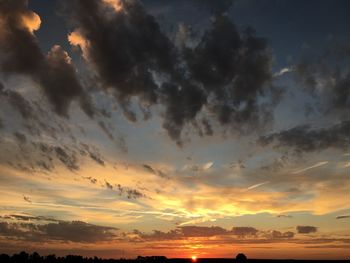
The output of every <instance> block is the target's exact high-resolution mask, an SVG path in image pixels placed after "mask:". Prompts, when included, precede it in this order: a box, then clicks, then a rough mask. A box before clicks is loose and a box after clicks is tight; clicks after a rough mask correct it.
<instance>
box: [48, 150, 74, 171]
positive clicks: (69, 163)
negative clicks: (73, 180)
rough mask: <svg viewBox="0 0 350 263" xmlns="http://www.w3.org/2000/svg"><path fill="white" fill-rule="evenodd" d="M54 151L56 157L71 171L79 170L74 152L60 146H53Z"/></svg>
mask: <svg viewBox="0 0 350 263" xmlns="http://www.w3.org/2000/svg"><path fill="white" fill-rule="evenodd" d="M54 151H55V153H56V156H57V158H58V159H59V160H60V161H61V162H62V164H64V166H66V167H67V168H68V169H69V170H71V171H76V170H79V165H78V159H77V157H76V154H75V153H74V152H70V151H69V152H68V150H67V149H64V148H62V147H60V146H55V147H54Z"/></svg>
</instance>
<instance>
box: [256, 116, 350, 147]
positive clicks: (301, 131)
mask: <svg viewBox="0 0 350 263" xmlns="http://www.w3.org/2000/svg"><path fill="white" fill-rule="evenodd" d="M259 143H260V144H261V145H262V146H267V145H271V144H272V145H273V146H274V147H276V148H287V149H288V148H291V149H293V150H294V151H295V152H296V153H304V152H318V151H322V150H326V149H329V148H334V149H340V150H346V149H348V148H349V146H350V122H349V121H343V122H341V123H338V124H335V125H333V126H331V127H329V128H322V129H312V128H311V127H310V126H309V125H302V126H297V127H294V128H292V129H290V130H285V131H281V132H279V133H273V134H270V135H267V136H262V137H260V139H259Z"/></svg>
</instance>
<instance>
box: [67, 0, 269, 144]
mask: <svg viewBox="0 0 350 263" xmlns="http://www.w3.org/2000/svg"><path fill="white" fill-rule="evenodd" d="M201 2H202V1H201ZM121 4H122V8H121V10H119V11H117V12H115V10H112V8H111V7H109V6H108V5H106V4H105V3H103V2H102V1H97V0H88V1H82V0H75V1H72V3H70V7H71V8H69V10H73V15H72V20H73V21H72V22H73V24H75V25H76V27H77V28H76V30H75V31H74V32H73V33H72V34H71V35H70V42H71V43H72V44H74V45H79V46H80V47H81V49H82V52H83V56H84V58H85V59H86V60H87V62H88V64H89V65H90V66H91V68H92V69H93V70H95V71H96V73H97V75H98V77H99V79H100V82H101V83H102V87H104V88H105V89H106V90H107V91H108V92H112V93H113V94H114V95H115V97H116V98H117V100H118V102H119V104H120V106H121V109H122V110H123V111H124V114H125V116H126V117H127V118H128V119H129V120H131V121H136V120H137V117H136V115H135V113H134V112H133V107H132V106H131V100H132V98H134V97H137V98H138V102H139V103H140V104H141V105H144V104H146V105H147V106H150V105H154V104H157V103H160V104H161V105H163V106H164V107H165V113H164V115H163V117H164V121H163V127H164V128H165V129H166V130H167V132H168V134H169V136H170V137H171V138H172V139H173V140H175V141H176V142H177V143H178V144H179V145H181V143H182V140H181V135H182V131H183V128H184V127H185V126H186V125H187V124H191V123H192V124H193V123H195V122H196V118H198V115H199V113H201V112H203V113H204V108H205V109H207V110H208V111H209V112H210V115H211V116H213V118H215V119H217V120H219V122H220V123H221V124H223V125H228V126H232V127H233V128H234V129H235V130H238V131H242V132H243V131H246V132H251V131H252V130H254V129H248V128H246V127H245V126H246V124H249V125H253V126H254V127H260V126H264V125H265V124H266V122H267V121H268V120H270V119H271V114H270V113H271V112H270V107H272V105H270V104H269V103H267V102H266V103H265V104H264V105H262V104H261V103H260V101H259V98H261V97H264V96H265V98H266V96H267V94H271V93H273V92H274V90H273V89H271V88H270V81H271V79H272V74H271V67H270V66H271V65H270V64H271V54H270V52H269V50H268V48H267V44H266V41H265V39H263V38H259V37H256V36H255V33H254V32H253V30H251V29H247V30H244V32H239V31H238V30H237V29H236V27H235V25H234V24H233V23H232V22H231V21H230V20H229V18H228V17H226V16H224V15H220V14H217V15H216V16H215V19H213V23H212V26H211V28H210V29H209V30H208V31H207V32H205V33H204V35H203V37H202V38H201V39H199V40H198V45H196V46H194V47H193V48H189V47H186V48H184V49H178V48H177V47H176V46H175V44H174V43H173V42H172V41H171V40H170V38H169V37H168V36H167V35H166V34H165V33H164V32H162V31H161V29H160V26H159V24H158V23H157V21H156V20H155V18H154V17H153V16H151V15H149V14H147V13H146V11H145V10H144V8H143V6H142V5H141V4H140V3H139V2H138V1H133V0H130V1H122V2H121ZM201 4H203V5H207V6H208V7H210V8H212V9H213V10H216V11H215V13H217V12H219V13H220V12H222V11H223V10H224V9H228V8H229V7H230V6H231V4H232V1H218V2H217V1H215V3H214V2H213V1H205V2H202V3H201ZM116 47H118V48H116ZM141 108H143V107H141ZM249 125H248V126H249ZM201 126H203V131H204V133H203V132H202V134H206V135H212V134H213V132H214V131H213V129H212V126H211V125H210V122H209V121H208V120H207V119H203V120H202V122H201ZM102 128H103V127H102ZM107 135H108V133H107Z"/></svg>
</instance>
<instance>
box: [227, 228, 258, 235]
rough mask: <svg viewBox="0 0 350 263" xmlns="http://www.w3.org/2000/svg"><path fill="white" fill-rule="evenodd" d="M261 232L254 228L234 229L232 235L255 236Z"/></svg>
mask: <svg viewBox="0 0 350 263" xmlns="http://www.w3.org/2000/svg"><path fill="white" fill-rule="evenodd" d="M258 232H259V231H258V230H257V229H255V228H254V227H233V228H232V230H231V233H232V234H233V235H237V236H254V235H256V234H257V233H258Z"/></svg>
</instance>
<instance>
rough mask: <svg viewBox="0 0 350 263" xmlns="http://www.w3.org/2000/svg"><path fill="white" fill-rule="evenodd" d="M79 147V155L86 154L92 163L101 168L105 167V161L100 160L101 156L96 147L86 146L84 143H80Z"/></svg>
mask: <svg viewBox="0 0 350 263" xmlns="http://www.w3.org/2000/svg"><path fill="white" fill-rule="evenodd" d="M80 145H81V147H82V149H81V153H87V155H88V156H89V157H90V158H91V159H92V160H93V161H95V162H96V163H98V164H99V165H102V166H104V165H105V161H104V160H103V159H102V156H101V154H100V152H99V150H98V149H97V148H96V147H92V146H89V145H88V144H85V143H81V144H80Z"/></svg>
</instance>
